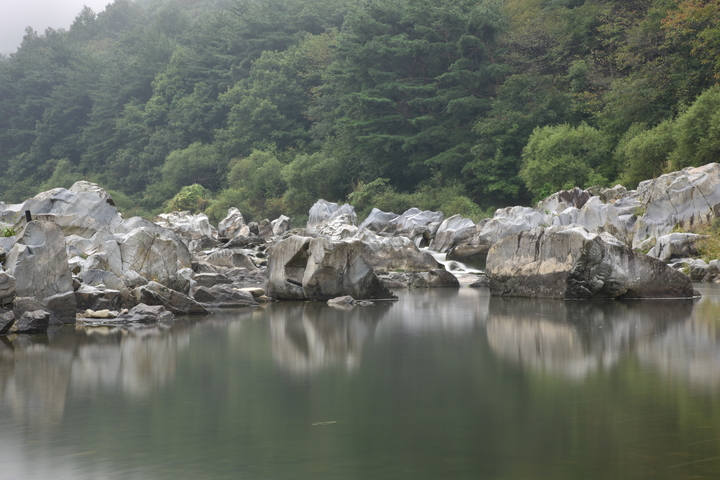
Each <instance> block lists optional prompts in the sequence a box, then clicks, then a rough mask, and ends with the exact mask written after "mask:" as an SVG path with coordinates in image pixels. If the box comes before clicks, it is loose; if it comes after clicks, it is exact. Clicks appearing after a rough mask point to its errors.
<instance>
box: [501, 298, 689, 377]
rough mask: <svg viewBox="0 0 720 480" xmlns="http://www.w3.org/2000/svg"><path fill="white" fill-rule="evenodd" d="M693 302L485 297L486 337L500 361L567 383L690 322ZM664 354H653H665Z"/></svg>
mask: <svg viewBox="0 0 720 480" xmlns="http://www.w3.org/2000/svg"><path fill="white" fill-rule="evenodd" d="M692 310H693V303H692V301H672V302H671V301H667V302H665V301H653V302H650V301H628V302H620V301H615V300H611V301H594V302H568V301H562V300H538V299H532V300H531V299H516V298H513V299H504V298H499V297H493V298H491V299H490V306H489V314H488V320H487V336H488V342H489V344H490V347H491V348H492V349H493V350H494V351H495V352H496V353H497V354H498V355H499V356H501V357H502V358H504V359H506V360H509V361H512V362H514V363H517V364H519V365H522V366H523V367H526V368H529V369H532V370H536V371H543V372H551V373H554V374H557V375H560V376H563V377H566V378H569V379H578V380H579V379H582V378H584V377H585V376H587V375H588V374H590V373H592V372H594V371H597V370H600V369H605V368H608V367H611V366H613V365H615V364H616V363H617V361H618V359H619V358H621V357H622V356H623V355H627V354H628V353H630V352H633V351H641V350H643V349H645V350H647V349H658V347H659V344H658V341H657V339H658V338H662V337H663V335H665V334H667V332H668V329H670V328H677V327H678V325H682V324H683V323H685V322H687V320H688V319H689V318H690V316H691V314H692ZM666 353H667V352H664V353H660V352H658V355H664V354H666Z"/></svg>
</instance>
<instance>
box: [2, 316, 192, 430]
mask: <svg viewBox="0 0 720 480" xmlns="http://www.w3.org/2000/svg"><path fill="white" fill-rule="evenodd" d="M193 323H194V322H192V323H190V322H183V321H179V322H175V323H174V324H173V325H156V326H148V327H133V328H116V327H97V328H83V327H77V328H75V327H62V328H59V329H57V330H55V331H53V332H50V333H49V335H44V334H43V335H14V336H11V337H7V338H4V339H3V341H2V343H0V408H1V409H3V410H8V411H9V412H10V415H12V418H14V419H16V420H17V421H18V422H21V423H23V424H28V425H32V426H34V427H40V428H46V427H48V426H50V425H52V424H53V423H56V422H58V421H60V420H61V419H62V416H63V412H64V409H65V400H66V396H67V393H68V389H69V388H72V389H73V394H74V395H76V396H77V395H83V394H87V393H92V392H94V391H98V390H102V389H119V390H121V391H122V392H123V393H124V394H127V395H131V396H136V397H137V396H140V397H142V396H147V395H149V394H150V393H151V392H152V390H153V389H155V388H157V387H161V386H163V385H166V384H167V383H168V382H170V381H171V380H172V379H173V378H174V376H175V368H176V361H177V354H178V349H179V348H181V347H182V345H187V343H188V337H189V335H190V327H191V326H192V324H193Z"/></svg>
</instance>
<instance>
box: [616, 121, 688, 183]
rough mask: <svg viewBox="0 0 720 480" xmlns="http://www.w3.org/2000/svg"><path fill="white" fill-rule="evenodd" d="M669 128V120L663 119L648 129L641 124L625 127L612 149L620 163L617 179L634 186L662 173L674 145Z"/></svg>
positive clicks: (671, 126)
mask: <svg viewBox="0 0 720 480" xmlns="http://www.w3.org/2000/svg"><path fill="white" fill-rule="evenodd" d="M673 128H674V126H673V123H672V122H671V121H670V120H666V121H664V122H662V123H661V124H660V125H658V126H656V127H654V128H652V129H649V130H646V129H645V128H644V125H634V127H633V128H631V129H630V130H628V132H627V133H626V134H625V135H624V136H623V138H622V139H621V140H620V142H619V143H618V146H617V148H616V149H615V158H616V162H617V164H618V165H621V166H622V167H621V175H620V179H619V181H620V183H622V184H623V185H625V186H626V187H628V188H635V187H636V186H637V184H638V183H640V182H641V181H643V180H648V179H651V178H655V177H657V176H659V175H661V174H662V173H663V171H664V170H665V169H666V167H667V161H668V156H669V155H670V152H672V151H673V149H674V147H675V141H674V139H673Z"/></svg>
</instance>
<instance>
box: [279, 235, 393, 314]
mask: <svg viewBox="0 0 720 480" xmlns="http://www.w3.org/2000/svg"><path fill="white" fill-rule="evenodd" d="M363 249H364V244H363V243H362V242H361V241H359V240H343V241H338V242H332V241H330V240H328V239H326V238H322V237H321V238H310V237H301V236H291V237H288V238H286V239H284V240H281V241H279V242H277V243H275V244H274V245H273V246H272V247H271V248H270V250H269V257H270V258H269V264H268V277H269V279H268V287H267V289H268V294H269V296H271V297H272V298H276V299H289V300H291V299H297V300H329V299H331V298H335V297H339V296H343V295H352V296H353V298H356V299H393V298H395V297H394V296H393V295H392V292H390V290H388V289H387V287H385V285H383V284H382V282H381V281H380V280H379V279H378V278H377V276H376V275H375V272H374V271H373V269H372V267H371V266H370V265H368V264H367V263H366V262H365V260H364V259H363Z"/></svg>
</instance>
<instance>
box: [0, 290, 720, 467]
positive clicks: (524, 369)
mask: <svg viewBox="0 0 720 480" xmlns="http://www.w3.org/2000/svg"><path fill="white" fill-rule="evenodd" d="M699 288H700V289H701V290H702V293H703V298H702V299H701V300H699V301H694V302H693V301H672V302H664V301H656V302H652V301H635V302H620V301H606V302H565V301H555V300H530V299H503V298H490V297H489V296H488V294H487V290H475V289H470V288H460V289H430V290H426V291H406V292H402V294H401V295H400V298H399V300H398V301H397V302H388V303H377V304H375V305H373V306H368V307H355V308H350V309H340V308H332V307H329V306H327V305H326V304H324V303H307V302H305V303H301V302H297V303H290V302H288V303H276V304H270V305H267V306H264V307H261V308H258V309H253V310H242V311H235V312H224V313H222V314H217V315H211V316H209V317H206V318H191V319H182V320H180V321H178V322H175V323H174V324H172V325H157V326H144V327H133V328H80V327H78V328H74V327H61V328H57V329H55V330H52V331H50V332H49V333H48V334H46V335H34V336H30V335H20V336H17V335H15V336H11V337H5V338H0V460H1V461H2V463H3V465H4V469H3V470H2V472H3V473H0V477H3V475H4V474H7V472H15V474H11V478H12V476H13V475H14V476H15V477H17V478H29V479H36V478H46V477H47V476H48V474H49V473H53V474H54V476H56V477H57V478H73V479H78V478H80V479H86V478H87V479H90V478H99V477H103V478H107V479H119V478H144V479H145V478H146V479H150V480H155V479H170V478H172V479H177V478H273V479H274V478H311V477H312V478H328V479H330V478H352V479H354V478H367V477H368V476H379V477H383V478H388V477H396V478H412V479H413V480H417V479H423V478H437V477H438V476H449V477H452V478H490V479H494V478H497V479H501V478H502V479H505V478H527V479H533V480H534V479H538V480H539V479H544V478H568V479H572V478H653V479H656V478H668V479H670V478H672V479H674V478H713V477H712V474H711V473H712V472H714V473H716V471H717V469H718V468H720V458H719V459H718V460H713V459H714V458H715V457H720V453H718V452H720V450H718V449H720V417H718V416H717V415H716V414H715V409H714V407H713V399H714V398H715V396H716V395H717V394H718V393H720V320H719V319H720V287H718V286H700V287H699ZM713 438H716V439H718V441H717V442H715V443H713V441H712V439H713ZM696 442H698V443H696ZM699 442H704V443H699ZM685 465H689V466H688V467H685ZM676 466H680V467H677V468H676ZM671 467H672V468H671ZM17 472H20V473H17ZM588 472H591V473H588ZM708 472H710V473H708ZM390 473H392V474H390ZM3 478H4V477H3Z"/></svg>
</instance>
